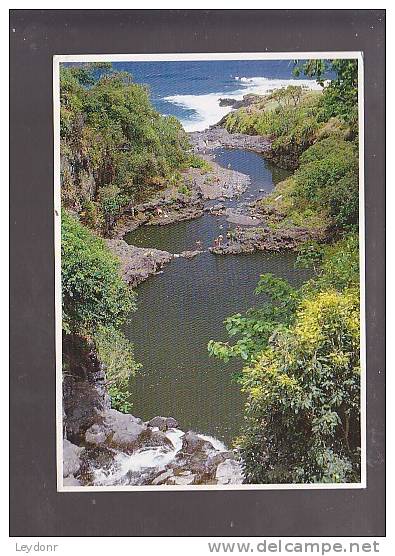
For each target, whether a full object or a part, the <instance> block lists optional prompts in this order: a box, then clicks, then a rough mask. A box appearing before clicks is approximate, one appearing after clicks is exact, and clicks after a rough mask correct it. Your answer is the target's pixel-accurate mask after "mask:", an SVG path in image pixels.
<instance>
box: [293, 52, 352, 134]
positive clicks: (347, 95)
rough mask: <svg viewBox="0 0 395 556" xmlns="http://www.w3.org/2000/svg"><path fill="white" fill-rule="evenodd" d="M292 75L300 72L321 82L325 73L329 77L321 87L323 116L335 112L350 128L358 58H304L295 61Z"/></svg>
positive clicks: (331, 114)
mask: <svg viewBox="0 0 395 556" xmlns="http://www.w3.org/2000/svg"><path fill="white" fill-rule="evenodd" d="M294 73H295V75H297V76H298V75H300V74H301V73H304V74H305V75H308V76H310V77H316V78H317V81H318V82H319V83H321V85H322V86H324V85H326V84H325V77H326V76H327V75H328V74H329V75H330V76H331V79H330V80H329V83H328V84H327V85H326V87H325V94H324V95H323V103H322V109H323V112H324V117H325V119H329V118H330V117H332V116H337V117H339V118H340V119H341V120H343V121H345V122H347V123H348V124H349V125H350V126H351V127H352V129H353V130H354V131H356V128H357V123H358V60H352V59H351V60H345V59H344V60H314V59H313V60H308V61H307V62H305V63H303V64H297V65H296V67H295V69H294Z"/></svg>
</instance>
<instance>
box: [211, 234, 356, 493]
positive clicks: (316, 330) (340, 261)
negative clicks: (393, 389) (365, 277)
mask: <svg viewBox="0 0 395 556" xmlns="http://www.w3.org/2000/svg"><path fill="white" fill-rule="evenodd" d="M300 263H302V264H303V265H304V266H306V264H310V265H314V266H315V267H316V268H318V266H319V268H320V270H319V272H318V274H317V275H316V276H315V277H314V278H313V279H311V280H310V281H309V282H307V283H306V284H304V285H303V286H302V287H301V288H299V289H295V288H292V287H291V286H290V285H289V284H288V283H287V282H286V281H284V280H281V279H278V278H275V277H273V276H271V275H263V276H261V278H260V282H259V285H258V288H257V290H256V292H257V293H259V294H265V296H266V301H265V303H264V304H263V305H262V307H260V308H255V309H253V310H250V311H248V312H247V313H246V315H240V314H238V315H234V316H233V317H230V318H228V319H227V321H226V327H227V330H228V334H229V335H230V337H232V339H233V340H234V343H233V344H231V343H229V342H213V341H212V342H210V344H209V352H210V353H211V354H212V355H216V356H218V357H220V358H221V359H223V360H224V361H227V360H228V359H229V358H230V357H235V356H237V357H240V358H241V359H242V360H243V361H244V364H245V367H244V368H243V371H242V373H241V374H239V375H238V377H237V379H238V381H239V382H240V384H241V387H242V389H243V391H244V392H246V394H247V396H248V401H247V404H246V410H245V417H246V426H245V430H244V433H243V435H242V436H241V437H240V438H239V439H238V441H237V443H238V446H239V448H240V450H241V455H242V461H243V465H244V470H245V475H246V480H247V482H250V483H312V482H321V483H322V482H335V483H336V482H354V481H358V480H359V473H360V449H359V446H360V420H359V408H360V405H359V404H360V398H359V396H360V367H359V365H360V363H359V357H360V354H359V289H358V284H359V257H358V237H357V236H356V235H355V234H349V235H347V236H345V237H344V238H342V239H341V240H340V241H338V242H337V243H335V244H333V245H331V246H322V245H319V244H311V243H310V244H309V245H306V246H304V248H303V249H301V250H300V259H299V264H300Z"/></svg>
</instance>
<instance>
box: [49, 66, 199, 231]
mask: <svg viewBox="0 0 395 556" xmlns="http://www.w3.org/2000/svg"><path fill="white" fill-rule="evenodd" d="M60 101H61V110H60V112H61V118H60V119H61V125H60V129H61V133H60V135H61V156H62V164H61V183H62V202H63V206H64V207H66V208H69V209H72V210H73V211H75V212H78V213H80V214H81V218H82V221H83V222H84V223H85V224H86V225H87V226H89V227H91V228H93V229H98V230H100V231H101V232H103V233H105V234H107V233H108V232H109V231H110V229H111V227H112V226H113V224H114V222H115V219H116V217H117V216H118V215H119V213H120V212H121V210H122V207H123V206H125V205H127V204H130V203H132V204H133V203H136V202H138V201H139V200H141V199H143V198H144V197H145V196H147V195H149V194H152V193H154V192H155V191H156V190H158V188H161V187H163V186H165V185H166V184H167V183H171V181H172V180H173V181H174V179H175V176H176V175H177V176H180V171H181V170H183V169H186V168H187V167H189V166H190V165H192V166H194V167H199V168H202V169H206V168H207V163H206V162H205V161H203V160H201V159H199V157H197V156H196V155H191V154H190V153H189V151H188V149H189V144H188V141H187V136H186V134H185V132H184V130H183V129H182V126H181V124H180V123H179V122H178V120H177V119H176V118H174V117H171V116H166V117H165V116H161V115H160V114H159V113H158V112H156V110H154V109H153V107H152V105H151V102H150V98H149V92H148V90H147V88H146V87H145V86H143V85H139V84H136V83H133V81H132V78H131V76H130V74H128V73H123V72H115V71H112V69H111V65H108V64H99V65H97V64H86V65H84V66H67V67H64V66H63V67H61V70H60ZM177 179H179V178H177Z"/></svg>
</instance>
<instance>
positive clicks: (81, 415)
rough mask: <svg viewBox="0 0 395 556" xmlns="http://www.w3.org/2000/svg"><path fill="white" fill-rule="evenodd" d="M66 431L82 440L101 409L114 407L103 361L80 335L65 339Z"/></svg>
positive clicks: (69, 435) (70, 436)
mask: <svg viewBox="0 0 395 556" xmlns="http://www.w3.org/2000/svg"><path fill="white" fill-rule="evenodd" d="M63 365H64V371H63V431H64V437H65V438H67V439H68V440H70V441H71V442H75V443H77V444H78V443H80V442H81V441H82V440H83V438H84V434H85V431H86V430H87V429H88V428H89V427H90V426H92V425H93V423H95V422H96V419H97V414H98V412H102V411H106V410H107V409H110V408H111V400H110V397H109V395H108V393H107V388H106V375H105V371H104V367H103V365H102V364H101V363H100V362H99V360H98V359H97V356H96V354H95V351H94V349H93V346H92V345H90V344H89V343H88V342H87V341H86V340H84V339H82V338H80V337H77V336H67V337H65V338H64V340H63Z"/></svg>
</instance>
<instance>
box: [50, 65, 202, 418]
mask: <svg viewBox="0 0 395 556" xmlns="http://www.w3.org/2000/svg"><path fill="white" fill-rule="evenodd" d="M60 104H61V107H60V142H61V195H62V206H63V207H64V210H63V213H62V293H63V329H64V335H65V339H66V340H67V341H68V342H70V340H71V339H72V338H76V339H77V338H79V337H80V338H84V339H87V340H89V342H90V345H91V344H92V342H93V344H94V346H95V350H96V353H97V356H98V358H99V360H100V361H101V362H102V363H103V364H104V365H105V368H106V376H107V381H108V390H109V393H110V395H111V398H112V406H113V407H115V408H117V409H119V410H121V411H126V412H127V411H129V410H130V407H131V405H130V403H131V402H130V399H129V394H128V382H129V379H130V377H131V376H133V375H134V374H135V372H136V370H137V369H138V367H139V365H138V364H137V363H136V362H135V360H134V356H133V349H132V346H131V344H130V343H129V341H128V340H127V339H126V338H125V337H124V335H123V334H122V332H121V327H122V325H123V324H124V323H125V321H126V319H127V318H128V316H129V315H130V313H131V311H133V310H134V309H135V302H134V298H135V295H134V293H133V292H132V291H131V290H130V289H129V288H128V286H127V285H126V284H125V283H124V282H123V280H122V279H121V277H120V273H119V261H118V260H117V259H116V258H115V257H114V256H113V255H112V254H111V252H110V251H109V249H108V248H107V246H106V244H105V242H104V241H103V239H101V238H100V237H99V236H100V235H108V234H110V232H111V229H112V228H113V226H114V224H115V222H116V220H117V218H118V217H119V216H120V214H121V213H122V210H123V208H124V207H125V206H127V205H130V204H132V205H133V204H135V203H137V202H139V201H141V200H143V199H145V198H146V197H147V196H150V195H152V194H154V193H155V192H156V191H157V190H158V189H160V188H162V187H166V186H169V187H172V188H173V189H174V191H175V192H178V193H181V194H185V195H190V194H191V191H190V189H189V187H188V186H187V184H186V183H185V182H184V178H183V175H182V171H183V170H184V169H186V168H188V167H190V166H191V167H194V168H200V169H201V171H202V173H205V172H207V171H208V170H209V169H210V165H209V164H208V163H207V162H206V161H204V160H203V159H200V158H199V157H198V156H196V155H193V154H191V153H190V150H189V149H190V147H189V144H188V141H187V136H186V134H185V132H184V130H183V129H182V126H181V124H180V123H179V122H178V120H177V119H176V118H173V117H164V116H161V115H160V114H159V113H158V112H156V111H155V110H154V109H153V107H152V105H151V102H150V98H149V91H148V89H147V88H146V87H145V86H143V85H139V84H136V83H133V81H132V78H131V76H130V74H128V73H122V72H115V71H113V70H112V66H111V64H107V63H101V64H83V65H78V66H77V65H73V66H61V69H60ZM68 211H70V212H72V213H74V215H75V217H74V216H71V214H70V212H68ZM92 230H93V232H94V233H92Z"/></svg>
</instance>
